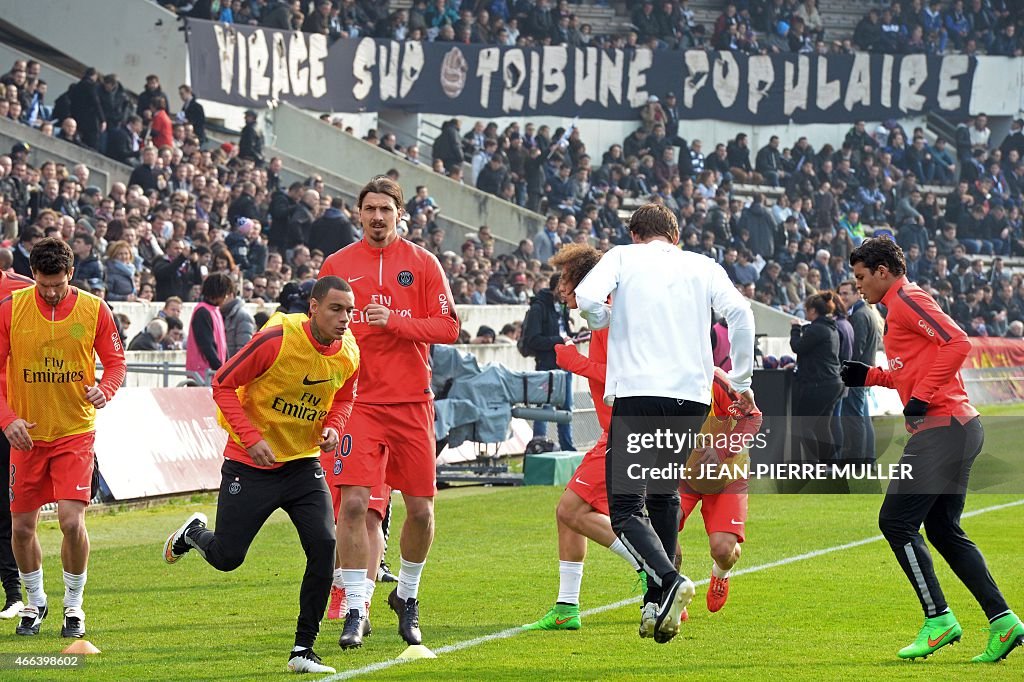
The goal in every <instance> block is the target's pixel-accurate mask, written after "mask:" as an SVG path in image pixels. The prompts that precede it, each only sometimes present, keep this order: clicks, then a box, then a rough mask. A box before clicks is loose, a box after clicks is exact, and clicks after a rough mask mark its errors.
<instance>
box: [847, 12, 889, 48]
mask: <svg viewBox="0 0 1024 682" xmlns="http://www.w3.org/2000/svg"><path fill="white" fill-rule="evenodd" d="M853 42H854V44H855V45H856V46H857V47H859V48H860V49H862V50H865V51H867V52H881V51H883V50H884V46H883V42H882V27H881V25H880V24H879V16H878V10H877V9H874V8H871V9H870V10H868V13H867V14H866V15H865V16H864V17H863V18H862V19H861V20H860V23H858V24H857V27H856V28H855V29H854V31H853Z"/></svg>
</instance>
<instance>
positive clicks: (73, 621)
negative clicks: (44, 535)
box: [0, 237, 125, 637]
mask: <svg viewBox="0 0 1024 682" xmlns="http://www.w3.org/2000/svg"><path fill="white" fill-rule="evenodd" d="M29 263H30V265H31V267H32V275H33V277H34V278H35V280H36V282H35V285H33V286H30V287H28V288H24V289H21V290H19V291H16V292H14V293H13V294H12V295H11V296H9V297H7V298H5V299H4V300H3V301H2V302H0V366H6V368H7V385H6V386H5V387H4V388H5V391H3V392H2V393H3V395H2V396H0V426H2V427H3V430H4V435H6V436H7V439H8V440H9V441H10V443H11V468H10V471H9V472H8V474H9V475H10V500H11V518H12V543H11V545H12V548H13V550H14V556H15V559H16V560H17V563H18V570H19V572H20V576H21V582H22V583H23V584H24V585H25V591H26V593H27V594H28V604H27V605H25V606H24V607H23V608H22V610H21V612H20V613H19V614H18V616H19V622H18V627H17V629H16V633H17V634H19V635H24V636H33V635H37V634H39V628H40V625H41V624H42V621H43V619H44V618H46V616H47V613H48V611H49V609H48V606H47V599H46V593H45V591H44V590H43V563H42V559H43V557H42V548H41V547H40V545H39V539H38V537H37V536H36V526H37V524H38V523H39V508H40V507H42V506H43V505H44V504H47V503H49V502H56V503H57V517H58V519H59V521H60V529H61V533H62V534H63V536H64V541H63V545H62V548H61V560H62V561H61V564H62V566H63V569H64V622H63V625H62V626H61V636H63V637H82V636H83V635H85V612H84V611H83V610H82V594H83V591H84V590H85V582H86V577H87V570H86V569H87V566H88V563H89V534H88V532H87V531H86V528H85V508H86V506H87V505H88V504H89V500H90V499H91V498H92V473H93V466H94V461H95V456H94V454H93V441H94V439H95V428H96V426H95V424H96V410H97V409H100V408H102V407H104V406H105V405H106V404H107V401H108V400H110V399H111V398H113V397H114V393H115V392H116V391H117V389H118V387H119V386H120V385H121V382H122V381H124V373H125V362H124V352H123V349H122V344H121V337H120V336H119V335H118V333H117V327H116V325H115V324H114V317H113V315H112V314H111V312H110V309H109V308H107V306H106V305H105V304H104V303H103V301H102V300H100V299H98V298H96V297H95V296H92V295H91V294H87V293H85V292H84V291H79V290H78V289H76V288H75V287H72V286H70V282H71V278H72V277H73V276H74V254H73V253H72V251H71V247H70V246H68V245H67V244H66V243H65V242H63V241H61V240H60V239H56V238H52V237H51V238H48V239H44V240H42V241H41V242H39V243H38V244H36V246H35V247H34V248H33V250H32V255H31V257H30V259H29ZM97 355H98V356H99V359H100V361H101V362H102V363H103V368H104V369H103V378H102V380H101V381H100V382H99V383H98V384H97V382H96V357H97Z"/></svg>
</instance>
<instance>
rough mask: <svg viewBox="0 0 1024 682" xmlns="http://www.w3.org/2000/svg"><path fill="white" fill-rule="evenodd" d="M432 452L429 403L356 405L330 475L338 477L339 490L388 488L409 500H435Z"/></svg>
mask: <svg viewBox="0 0 1024 682" xmlns="http://www.w3.org/2000/svg"><path fill="white" fill-rule="evenodd" d="M436 448H437V443H436V441H435V438H434V403H433V402H432V401H430V400H425V401H423V402H420V403H395V404H391V405H370V404H365V403H360V402H359V401H356V403H355V405H354V406H353V407H352V416H351V417H349V420H348V424H346V425H345V433H344V434H342V436H341V443H340V444H339V445H338V455H339V456H338V458H337V459H336V460H335V461H334V463H333V464H332V466H331V469H330V471H331V472H332V473H334V472H337V473H334V475H335V476H337V477H338V484H339V485H358V486H364V487H367V488H371V489H372V488H376V487H377V486H380V485H381V484H387V485H388V486H389V487H390V488H392V489H394V490H401V491H402V492H403V493H404V494H406V495H412V496H413V497H433V496H434V495H436V494H437V469H436V467H437V464H436V459H437V458H436V456H435V452H436ZM339 462H340V467H339V466H338V463H339ZM378 490H379V488H378ZM372 496H373V497H378V495H372Z"/></svg>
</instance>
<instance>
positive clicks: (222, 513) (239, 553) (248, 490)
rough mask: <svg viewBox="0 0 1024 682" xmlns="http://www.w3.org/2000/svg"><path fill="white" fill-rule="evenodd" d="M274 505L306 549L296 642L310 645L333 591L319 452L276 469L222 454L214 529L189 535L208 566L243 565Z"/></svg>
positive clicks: (328, 510) (329, 520)
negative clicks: (224, 456) (258, 467)
mask: <svg viewBox="0 0 1024 682" xmlns="http://www.w3.org/2000/svg"><path fill="white" fill-rule="evenodd" d="M277 509H283V510H284V511H285V513H287V514H288V516H289V517H290V518H291V520H292V523H293V524H295V529H296V530H297V531H298V532H299V540H300V542H301V543H302V549H303V551H304V552H305V553H306V573H305V575H304V576H303V577H302V587H301V589H300V590H299V618H298V623H297V625H296V628H295V645H296V646H301V647H312V646H313V644H314V642H315V641H316V636H317V633H318V632H319V630H320V621H321V620H322V619H323V617H324V610H325V609H326V608H327V599H328V596H329V595H330V591H331V578H332V576H333V573H334V544H335V540H334V537H335V534H334V508H333V506H332V504H331V493H330V490H328V488H327V483H326V482H325V481H324V471H323V469H321V468H320V461H319V460H318V459H317V458H315V457H310V458H304V459H298V460H294V461H291V462H285V463H284V465H283V466H281V467H279V468H277V469H257V468H255V467H251V466H248V465H245V464H242V463H240V462H235V461H232V460H225V461H224V465H223V466H222V467H221V484H220V497H219V498H218V500H217V526H216V530H215V531H211V530H203V531H200V532H191V533H189V535H188V537H189V540H191V541H192V543H193V546H195V547H196V549H198V550H199V553H200V554H202V555H203V557H204V558H205V559H206V561H207V562H208V563H209V564H210V565H211V566H213V567H214V568H216V569H217V570H220V571H233V570H234V569H236V568H238V567H239V566H241V565H242V561H244V560H245V554H246V552H248V550H249V545H251V544H252V541H253V539H255V537H256V533H258V532H259V530H260V528H262V527H263V524H264V523H266V521H267V519H268V518H269V517H270V515H271V514H272V513H273V512H274V511H275V510H277Z"/></svg>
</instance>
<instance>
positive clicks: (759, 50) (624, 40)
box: [157, 0, 1024, 56]
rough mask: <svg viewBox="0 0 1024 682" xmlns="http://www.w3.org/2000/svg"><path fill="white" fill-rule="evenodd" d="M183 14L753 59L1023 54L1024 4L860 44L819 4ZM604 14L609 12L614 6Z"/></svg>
mask: <svg viewBox="0 0 1024 682" xmlns="http://www.w3.org/2000/svg"><path fill="white" fill-rule="evenodd" d="M157 2H158V4H161V5H163V6H165V7H167V8H168V9H171V10H172V11H175V12H178V13H179V14H182V15H185V16H189V17H194V18H200V19H215V20H217V21H222V22H227V23H237V24H247V25H253V26H264V27H267V28H276V29H284V30H296V31H298V30H301V31H305V32H308V33H322V34H324V35H326V36H328V37H329V39H330V40H332V41H333V40H337V39H338V38H349V37H352V38H354V37H363V36H373V37H377V38H386V39H390V40H428V41H433V42H458V43H465V44H489V45H508V46H521V47H525V46H531V45H571V46H577V47H583V46H593V47H606V48H626V49H630V48H635V47H640V46H646V47H652V48H673V49H695V48H708V49H715V50H734V51H742V52H748V53H751V54H784V53H812V52H815V53H819V54H828V53H840V54H841V53H849V52H852V51H853V50H867V51H871V52H885V53H895V54H945V53H948V52H951V51H956V52H963V53H965V54H994V55H1004V56H1019V55H1021V54H1022V50H1021V41H1020V28H1021V26H1020V24H1021V21H1022V20H1024V15H1022V8H1021V6H1020V5H1019V3H1014V2H1010V1H1009V0H970V1H969V2H965V0H907V1H904V2H892V3H891V4H890V5H888V6H886V5H885V3H881V6H880V7H872V8H870V9H869V10H868V11H867V12H866V13H865V14H864V17H863V19H862V20H861V21H860V22H859V23H858V24H857V26H856V29H855V31H854V33H853V36H852V40H851V39H850V38H849V37H847V36H844V35H836V33H837V32H836V31H834V30H832V31H831V32H830V29H829V26H828V21H827V17H826V16H823V14H826V13H825V12H823V11H822V10H820V9H819V8H818V1H817V0H800V1H796V0H730V1H729V2H725V3H722V6H723V9H722V13H721V14H720V15H719V16H718V17H717V19H716V20H715V22H714V25H713V26H704V25H702V24H701V23H700V22H698V21H697V20H696V17H695V12H694V10H693V9H691V7H690V1H689V0H661V1H660V2H655V1H653V0H627V2H626V7H627V10H628V12H629V23H628V24H627V26H628V27H631V28H630V29H627V30H624V31H621V32H617V33H614V34H607V35H601V34H596V33H594V30H593V26H592V25H591V24H589V23H585V22H581V21H580V20H579V18H578V16H577V14H576V13H575V12H574V10H573V6H574V5H579V4H581V3H580V2H579V1H577V2H575V3H573V2H569V1H568V0H558V1H557V2H552V0H479V1H478V2H469V1H468V0H413V2H412V3H411V7H409V8H408V9H405V8H397V9H394V10H392V9H391V6H390V5H391V3H389V2H378V1H376V0H213V1H211V0H199V1H196V0H174V1H170V0H157ZM595 4H597V5H599V6H604V7H607V6H608V4H609V3H608V2H607V0H598V1H597V2H596V3H595Z"/></svg>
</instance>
